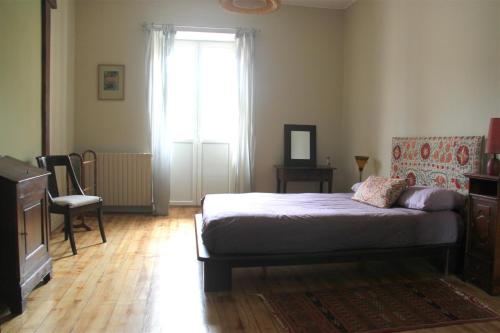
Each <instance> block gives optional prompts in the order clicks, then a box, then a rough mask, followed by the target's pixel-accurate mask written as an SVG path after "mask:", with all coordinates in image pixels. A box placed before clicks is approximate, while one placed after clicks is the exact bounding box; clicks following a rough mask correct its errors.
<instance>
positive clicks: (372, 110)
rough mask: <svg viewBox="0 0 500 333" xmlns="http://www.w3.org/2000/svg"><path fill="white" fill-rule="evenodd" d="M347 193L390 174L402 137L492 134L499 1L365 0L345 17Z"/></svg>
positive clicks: (498, 85) (499, 86)
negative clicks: (363, 178) (364, 159)
mask: <svg viewBox="0 0 500 333" xmlns="http://www.w3.org/2000/svg"><path fill="white" fill-rule="evenodd" d="M344 28H345V35H344V41H345V43H344V46H345V47H344V59H345V61H344V86H343V94H342V96H343V111H342V128H343V129H344V131H343V136H342V137H343V139H342V141H343V142H344V143H345V145H344V150H343V158H342V159H341V161H342V162H343V164H341V171H340V172H339V173H340V174H341V178H342V181H343V183H342V184H341V185H340V186H339V188H340V189H342V188H343V189H347V188H348V186H349V185H351V184H352V182H354V181H355V180H356V178H357V175H358V173H357V168H356V165H355V162H354V158H353V156H354V155H362V154H366V155H369V156H370V160H369V162H368V165H367V171H366V172H365V175H369V174H371V173H377V174H381V175H389V170H390V161H391V159H390V156H391V155H390V154H391V151H390V150H391V138H392V137H393V136H424V135H429V136H447V135H486V134H487V127H488V123H489V118H490V117H495V116H496V117H498V116H500V112H499V111H500V1H497V0H360V1H358V2H356V3H355V4H354V5H353V6H351V7H350V8H349V9H348V10H347V11H346V14H345V27H344Z"/></svg>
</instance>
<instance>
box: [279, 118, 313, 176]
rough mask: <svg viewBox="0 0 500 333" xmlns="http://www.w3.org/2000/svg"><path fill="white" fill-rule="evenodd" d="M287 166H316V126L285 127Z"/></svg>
mask: <svg viewBox="0 0 500 333" xmlns="http://www.w3.org/2000/svg"><path fill="white" fill-rule="evenodd" d="M285 165H286V166H298V167H300V166H303V167H311V166H312V167H314V166H316V126H312V125H285Z"/></svg>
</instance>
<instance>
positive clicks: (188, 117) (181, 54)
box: [167, 40, 198, 141]
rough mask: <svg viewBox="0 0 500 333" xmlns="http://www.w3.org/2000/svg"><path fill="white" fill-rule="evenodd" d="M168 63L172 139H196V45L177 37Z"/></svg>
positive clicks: (169, 118) (169, 117)
mask: <svg viewBox="0 0 500 333" xmlns="http://www.w3.org/2000/svg"><path fill="white" fill-rule="evenodd" d="M170 60H171V62H170V63H169V67H168V69H169V73H168V75H169V79H168V83H169V84H168V98H167V104H168V106H167V108H168V124H169V128H170V135H171V138H172V140H174V141H179V140H193V139H195V137H196V136H195V131H196V107H197V98H196V96H197V73H196V67H197V66H196V65H197V61H198V60H197V45H196V43H195V42H189V41H177V40H176V42H175V44H174V50H173V51H172V55H171V58H170Z"/></svg>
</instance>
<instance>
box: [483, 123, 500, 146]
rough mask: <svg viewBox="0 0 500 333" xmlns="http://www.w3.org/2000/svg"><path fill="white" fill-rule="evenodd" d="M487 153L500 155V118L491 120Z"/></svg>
mask: <svg viewBox="0 0 500 333" xmlns="http://www.w3.org/2000/svg"><path fill="white" fill-rule="evenodd" d="M486 153H487V154H497V153H500V118H491V120H490V129H489V131H488V141H487V142H486Z"/></svg>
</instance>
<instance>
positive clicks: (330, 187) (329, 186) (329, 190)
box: [328, 179, 332, 193]
mask: <svg viewBox="0 0 500 333" xmlns="http://www.w3.org/2000/svg"><path fill="white" fill-rule="evenodd" d="M328 193H332V180H331V179H330V180H329V181H328Z"/></svg>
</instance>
